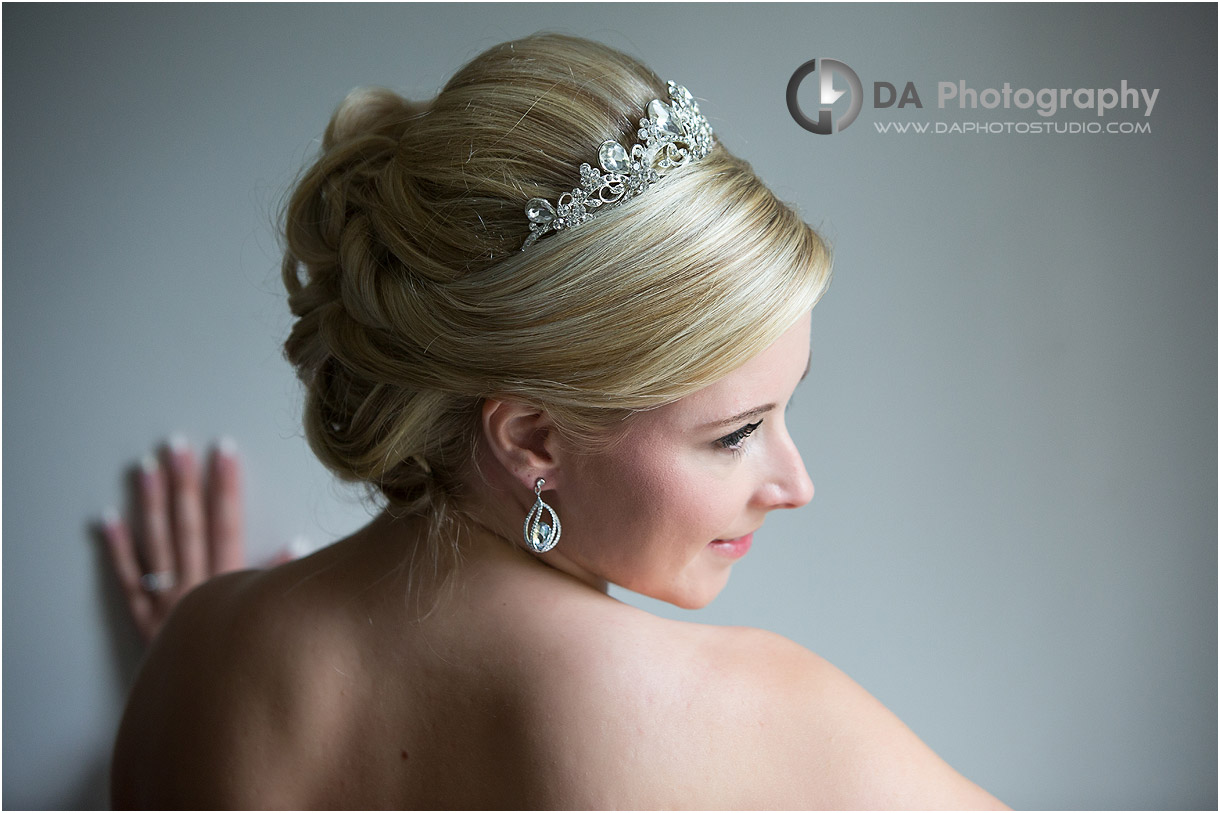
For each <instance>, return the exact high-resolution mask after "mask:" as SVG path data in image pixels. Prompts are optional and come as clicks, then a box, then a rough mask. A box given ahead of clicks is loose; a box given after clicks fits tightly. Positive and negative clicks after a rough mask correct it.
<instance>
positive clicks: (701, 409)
mask: <svg viewBox="0 0 1220 813" xmlns="http://www.w3.org/2000/svg"><path fill="white" fill-rule="evenodd" d="M808 365H809V314H805V316H803V317H802V318H801V319H798V320H797V321H796V323H794V324H793V325H792V327H790V328H788V330H787V331H786V332H785V333H784V334H783V335H782V336H780V337H779V339H777V340H776V341H775V343H774V344H772V345H771V346H770V347H768V348H767V349H766V350H764V351H763V352H761V353H759V354H758V355H757V356H755V357H754V358H752V359H750V360H749V361H747V362H746V363H745V364H743V365H741V366H740V367H738V368H737V369H736V370H734V371H733V372H731V373H729V374H728V375H726V376H725V377H724V378H722V379H720V380H719V381H717V382H715V383H713V384H710V385H708V386H707V387H704V388H703V389H701V390H699V391H698V392H693V393H691V394H690V395H688V396H686V397H685V398H681V399H679V400H678V401H675V402H674V403H672V404H667V405H666V406H663V407H661V408H659V409H655V410H651V412H649V413H645V415H650V416H651V417H652V418H653V419H654V420H655V421H657V422H658V423H660V424H683V425H687V424H690V423H692V422H696V423H699V424H704V423H711V422H714V421H722V420H724V419H725V418H728V417H730V416H732V415H735V414H737V413H740V412H744V411H746V410H749V409H754V408H755V407H760V406H765V405H767V404H782V403H783V402H785V401H787V400H788V398H789V397H791V395H792V391H793V390H794V389H795V388H796V385H797V384H798V383H800V380H801V378H802V377H803V376H804V374H805V371H806V370H807V369H808ZM641 417H644V416H641Z"/></svg>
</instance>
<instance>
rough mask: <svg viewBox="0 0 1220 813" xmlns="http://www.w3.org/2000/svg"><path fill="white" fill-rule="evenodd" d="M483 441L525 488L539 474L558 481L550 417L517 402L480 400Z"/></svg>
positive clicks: (553, 483) (556, 439)
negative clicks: (481, 404)
mask: <svg viewBox="0 0 1220 813" xmlns="http://www.w3.org/2000/svg"><path fill="white" fill-rule="evenodd" d="M483 440H484V441H485V442H486V444H487V448H488V450H489V451H490V452H491V453H492V455H493V456H494V457H495V459H496V460H497V461H499V463H500V465H501V466H503V467H504V470H505V471H506V472H508V473H509V474H510V475H511V476H512V477H513V479H515V480H517V481H518V482H519V483H521V485H522V486H524V487H525V488H527V489H533V487H534V482H535V481H536V480H537V479H538V478H539V477H545V478H546V482H547V487H548V488H554V487H555V486H557V485H558V484H559V483H558V479H559V478H558V468H559V459H558V458H559V434H558V431H557V430H556V428H555V423H554V421H552V420H551V416H550V415H548V414H547V413H546V412H545V411H544V410H542V409H541V408H539V407H537V406H532V405H530V404H526V403H522V402H521V401H503V400H500V399H497V398H488V399H486V400H485V401H483Z"/></svg>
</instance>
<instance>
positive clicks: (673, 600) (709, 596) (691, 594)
mask: <svg viewBox="0 0 1220 813" xmlns="http://www.w3.org/2000/svg"><path fill="white" fill-rule="evenodd" d="M728 581H729V577H728V573H725V574H724V577H723V578H720V579H716V580H714V581H708V582H705V583H703V584H686V585H682V586H681V587H680V588H676V589H675V588H672V587H671V588H670V589H668V590H665V591H658V592H655V593H653V592H647V593H645V594H644V595H646V596H649V597H650V598H655V599H658V600H660V601H664V602H665V603H667V604H672V605H674V606H675V607H680V608H682V609H683V610H702V609H703V608H704V607H706V606H707V605H709V604H711V603H712V601H713V600H714V599H715V598H716V596H718V595H720V591H721V590H723V589H724V587H725V585H726V584H728Z"/></svg>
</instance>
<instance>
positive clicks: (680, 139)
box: [521, 82, 712, 251]
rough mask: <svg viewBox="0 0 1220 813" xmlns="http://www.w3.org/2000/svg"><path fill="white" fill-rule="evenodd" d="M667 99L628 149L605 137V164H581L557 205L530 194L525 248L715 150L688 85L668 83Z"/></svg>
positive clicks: (652, 108) (652, 107) (601, 156)
mask: <svg viewBox="0 0 1220 813" xmlns="http://www.w3.org/2000/svg"><path fill="white" fill-rule="evenodd" d="M669 98H670V100H671V101H670V103H669V104H666V103H665V102H663V101H661V100H660V99H653V100H652V101H651V102H649V103H648V116H647V118H642V119H640V129H639V131H638V132H637V133H636V135H637V136H638V138H639V139H640V141H642V142H643V143H642V144H641V143H636V144H633V145H632V147H631V151H630V152H628V151H627V150H626V149H625V148H624V147H623V145H622V144H619V143H618V142H617V141H603V142H602V145H601V147H600V148H599V149H598V151H597V158H598V163H600V164H601V169H600V170H597V169H594V168H593V167H591V166H589V165H588V164H581V165H580V186H578V187H576V188H575V189H573V190H572V191H571V192H565V193H563V194H562V195H560V196H559V200H558V201H557V203H556V204H555V205H552V204H551V202H550V201H548V200H546V199H545V198H530V200H529V202H527V203H526V204H525V216H526V218H527V219H528V220H529V223H530V236H529V237H527V238H526V240H525V245H523V246H521V250H522V251H525V250H526V249H527V248H529V247H530V246H532V245H533V244H534V242H535V241H536V240H537V239H538V238H539V237H541V236H543V235H544V234H546V233H547V232H551V231H562V230H563V229H573V228H576V227H577V226H580V225H582V224H584V223H587V222H589V221H590V220H592V219H593V215H595V214H597V213H598V211H600V210H602V209H603V208H605V209H609V208H611V207H613V206H616V205H618V204H620V203H622V202H623V201H626V200H630V199H631V198H634V197H635V196H636V195H638V194H640V193H641V192H643V191H644V190H645V189H647V188H648V187H650V186H652V185H653V184H654V183H656V182H657V181H659V180H660V179H661V178H662V177H664V176H665V175H668V174H669V173H670V172H672V171H673V170H675V169H677V168H678V167H683V166H686V165H687V164H690V163H693V162H695V161H698V160H700V159H702V158H703V157H705V156H706V155H707V154H708V153H709V152H711V151H712V125H711V124H709V123H708V120H707V119H706V118H704V116H703V114H702V113H700V112H699V105H697V104H695V100H694V99H693V98H692V97H691V95H690V93H688V92H687V90H686V88H684V87H682V86H681V85H675V84H674V83H673V82H670V83H669Z"/></svg>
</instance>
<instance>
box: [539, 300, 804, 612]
mask: <svg viewBox="0 0 1220 813" xmlns="http://www.w3.org/2000/svg"><path fill="white" fill-rule="evenodd" d="M809 322H810V318H809V314H806V315H805V316H803V317H802V318H801V319H799V320H798V321H797V322H796V323H795V324H793V325H792V327H790V328H789V329H788V331H787V332H786V333H784V335H783V336H781V337H780V338H779V339H778V340H777V341H776V342H775V343H774V344H773V345H771V346H770V347H769V348H767V349H766V350H764V351H763V352H762V353H761V354H759V355H758V356H756V357H755V358H754V359H752V360H751V361H749V362H747V363H746V364H745V365H743V366H742V367H740V368H738V369H737V370H735V371H734V372H732V373H730V374H729V375H728V376H726V377H725V378H723V379H721V380H720V381H717V382H716V383H715V384H712V385H711V386H709V387H706V388H705V389H702V390H700V391H698V392H696V393H693V394H692V395H688V396H687V397H685V398H683V399H681V400H679V401H677V402H675V403H673V404H669V405H667V406H664V407H660V408H658V409H654V410H650V411H647V412H643V413H640V414H639V415H637V416H635V417H634V418H633V419H632V424H631V427H630V429H629V430H628V431H627V433H626V435H625V436H624V437H623V438H622V440H621V442H619V443H617V444H616V445H615V446H614V447H612V448H611V449H610V450H609V451H607V452H603V453H596V454H587V453H586V454H580V453H577V454H570V455H568V456H567V458H566V461H567V462H565V465H564V476H563V483H562V485H559V486H558V489H557V495H556V497H555V500H554V505H555V507H556V509H557V510H558V511H559V513H560V516H561V518H562V519H563V525H564V533H563V540H562V541H561V542H560V544H559V546H558V547H556V548H555V549H554V550H553V551H551V552H550V553H548V554H546V560H547V562H548V563H550V564H552V565H554V566H555V567H557V568H559V569H561V570H564V571H566V572H569V573H571V574H572V575H575V576H578V577H580V578H583V579H585V580H586V581H589V582H594V583H595V582H601V581H609V582H612V583H614V584H618V585H620V586H622V587H626V588H628V589H629V590H634V591H635V592H638V593H642V594H644V595H647V596H651V597H653V598H657V599H661V600H663V601H668V602H671V603H673V604H676V605H678V606H680V607H687V608H696V607H702V606H704V605H706V604H707V603H708V602H710V601H711V600H712V599H713V598H715V597H716V595H717V594H718V593H719V592H720V590H721V588H723V587H724V585H725V582H726V581H727V580H728V576H729V569H730V568H731V567H732V565H733V563H734V562H736V561H737V560H739V559H740V558H741V557H742V556H744V555H745V554H746V552H747V551H748V550H749V547H750V544H751V541H752V534H753V533H754V531H756V530H758V528H759V527H760V526H761V525H762V523H763V520H764V518H765V517H766V515H767V513H768V512H769V511H772V510H774V509H776V508H797V507H800V506H802V505H804V504H805V503H807V502H809V500H810V499H811V498H812V497H813V483H811V482H810V480H809V475H808V474H807V473H806V471H805V465H804V463H803V462H802V461H801V456H800V453H799V452H798V451H797V449H796V447H795V446H794V445H793V442H792V438H791V437H789V435H788V430H787V427H786V426H785V423H784V410H785V408H786V407H787V405H788V401H789V399H790V398H791V397H792V392H793V390H794V389H796V385H797V384H798V383H799V382H800V381H801V379H802V378H804V374H805V372H806V370H807V369H808V364H809Z"/></svg>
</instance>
